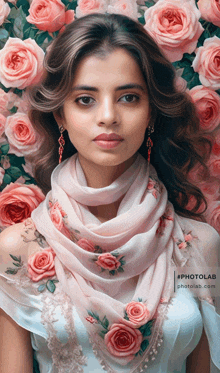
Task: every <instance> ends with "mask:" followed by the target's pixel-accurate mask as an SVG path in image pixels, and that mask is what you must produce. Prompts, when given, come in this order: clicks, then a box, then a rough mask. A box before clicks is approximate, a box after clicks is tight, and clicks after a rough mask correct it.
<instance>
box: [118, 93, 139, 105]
mask: <svg viewBox="0 0 220 373" xmlns="http://www.w3.org/2000/svg"><path fill="white" fill-rule="evenodd" d="M120 100H121V101H124V102H128V103H130V102H137V101H138V100H139V96H137V95H133V94H127V95H124V96H123V97H121V98H120Z"/></svg>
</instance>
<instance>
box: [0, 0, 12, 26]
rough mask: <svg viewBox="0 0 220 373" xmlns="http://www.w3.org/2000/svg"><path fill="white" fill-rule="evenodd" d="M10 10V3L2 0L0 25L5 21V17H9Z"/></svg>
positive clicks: (0, 1)
mask: <svg viewBox="0 0 220 373" xmlns="http://www.w3.org/2000/svg"><path fill="white" fill-rule="evenodd" d="M10 11H11V9H10V7H9V5H8V4H7V3H6V2H5V1H4V0H0V26H1V25H2V24H3V23H4V21H5V18H7V17H8V15H9V13H10Z"/></svg>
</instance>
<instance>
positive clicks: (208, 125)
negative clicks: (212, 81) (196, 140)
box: [188, 85, 220, 132]
mask: <svg viewBox="0 0 220 373" xmlns="http://www.w3.org/2000/svg"><path fill="white" fill-rule="evenodd" d="M188 93H189V94H190V96H191V98H192V101H193V102H194V104H195V106H196V110H197V113H198V116H199V119H200V126H201V129H202V130H204V131H209V132H211V131H213V130H214V129H215V128H216V127H217V126H218V125H219V124H220V96H219V95H218V94H217V93H216V92H215V91H212V90H211V89H209V88H206V87H203V86H202V85H198V86H196V87H193V88H192V89H191V90H190V91H188Z"/></svg>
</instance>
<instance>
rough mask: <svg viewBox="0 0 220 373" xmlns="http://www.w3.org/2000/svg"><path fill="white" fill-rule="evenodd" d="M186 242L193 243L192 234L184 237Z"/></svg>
mask: <svg viewBox="0 0 220 373" xmlns="http://www.w3.org/2000/svg"><path fill="white" fill-rule="evenodd" d="M184 240H185V241H186V242H188V241H191V240H192V235H191V234H190V233H188V234H186V235H185V236H184Z"/></svg>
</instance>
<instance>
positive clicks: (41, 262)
mask: <svg viewBox="0 0 220 373" xmlns="http://www.w3.org/2000/svg"><path fill="white" fill-rule="evenodd" d="M54 258H55V253H54V251H53V250H52V249H51V248H49V249H45V250H43V251H38V252H37V253H35V254H33V255H31V256H30V257H29V258H28V274H29V276H30V278H31V280H32V281H34V282H38V281H40V280H42V279H43V278H45V277H52V276H54V275H55V274H56V272H55V266H54Z"/></svg>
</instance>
